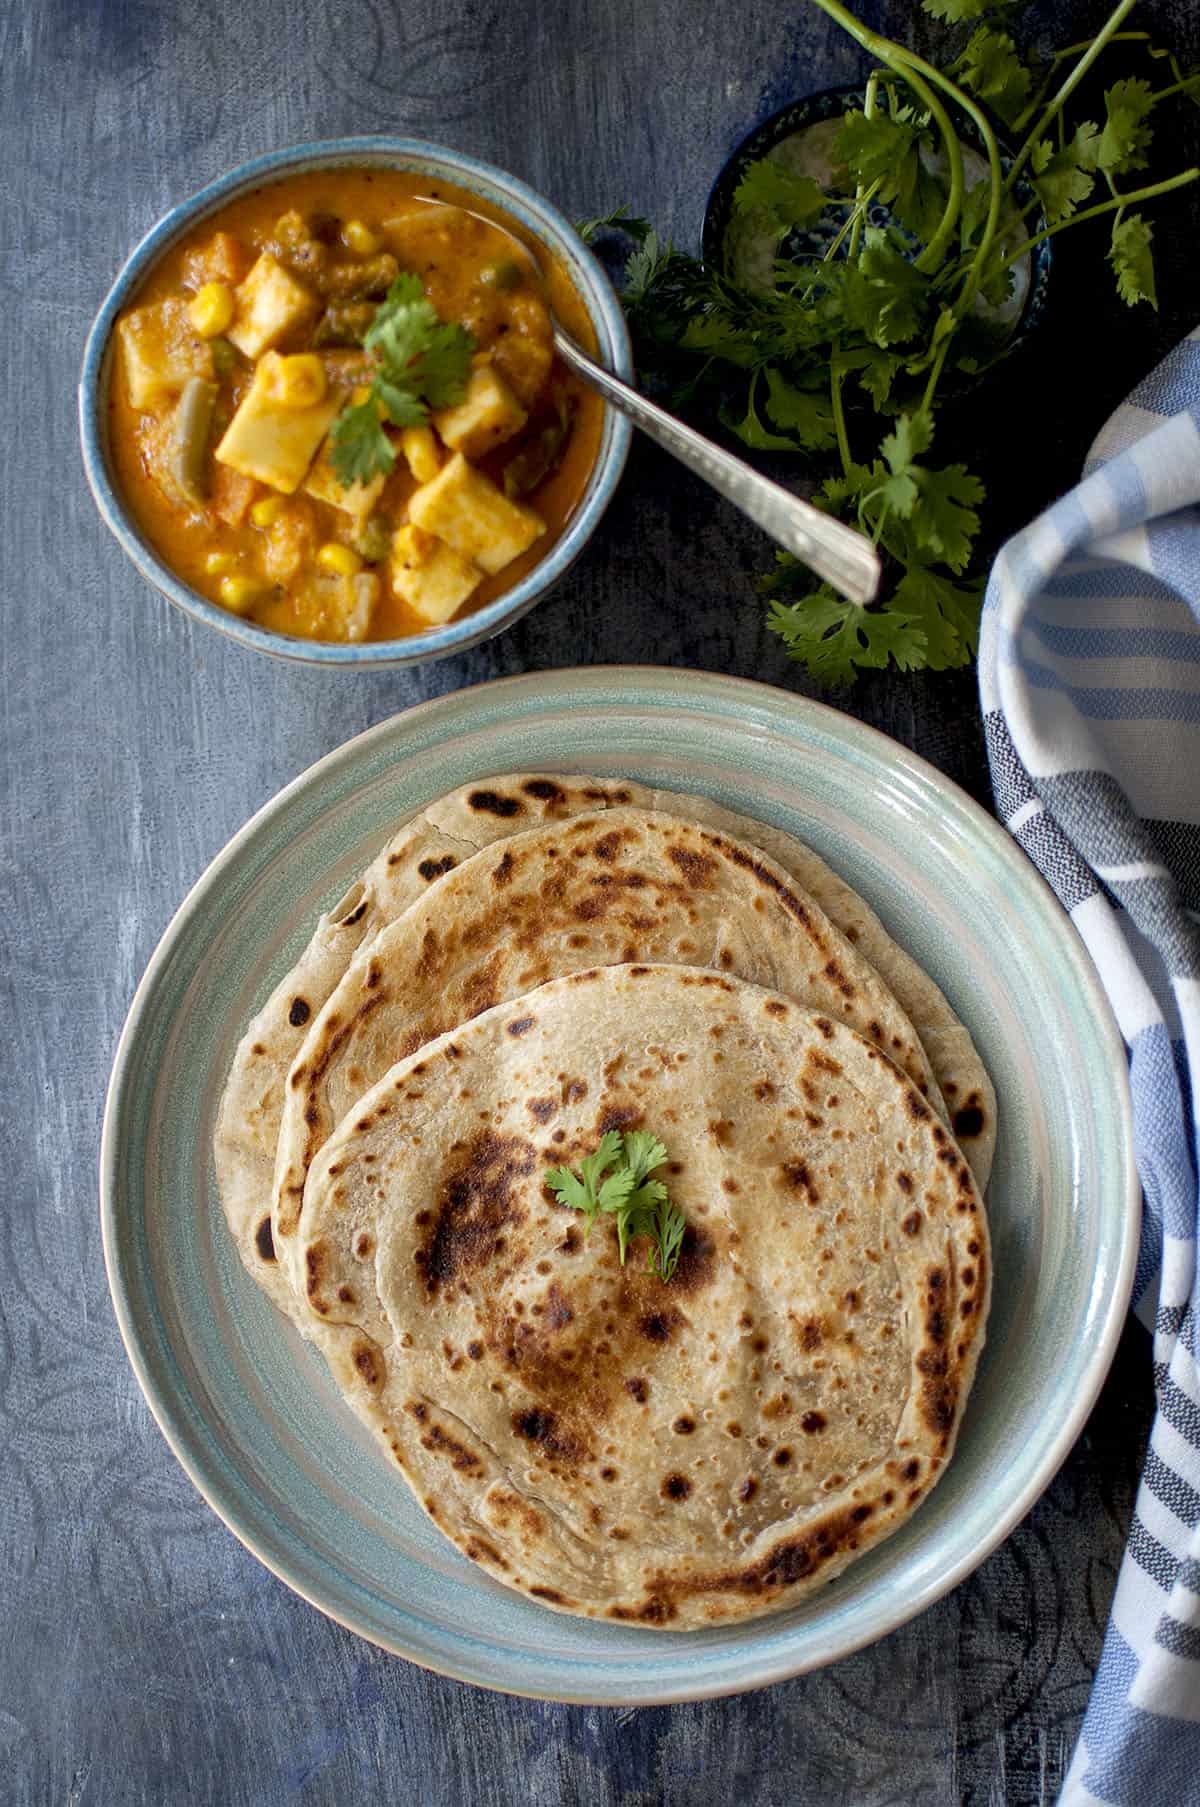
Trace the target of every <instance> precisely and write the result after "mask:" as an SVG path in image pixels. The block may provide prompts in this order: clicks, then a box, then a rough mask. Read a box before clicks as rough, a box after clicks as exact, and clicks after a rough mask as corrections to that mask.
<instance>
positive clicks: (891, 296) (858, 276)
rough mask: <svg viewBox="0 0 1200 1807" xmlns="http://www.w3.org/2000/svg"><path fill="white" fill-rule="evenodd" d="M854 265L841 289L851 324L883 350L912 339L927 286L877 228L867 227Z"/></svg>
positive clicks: (925, 300)
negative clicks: (844, 285) (848, 279)
mask: <svg viewBox="0 0 1200 1807" xmlns="http://www.w3.org/2000/svg"><path fill="white" fill-rule="evenodd" d="M863 236H864V240H865V243H864V245H863V248H862V251H861V252H860V253H859V258H858V266H857V268H856V269H853V270H851V271H850V272H849V275H850V277H851V278H852V280H851V281H849V282H848V283H847V285H846V289H845V306H846V313H847V314H848V316H849V318H850V320H851V322H852V323H853V325H855V326H857V327H858V329H859V330H860V332H862V333H863V334H864V335H865V337H866V338H868V339H870V340H871V341H872V342H873V343H874V344H876V345H879V346H881V347H883V348H884V349H885V350H886V348H887V347H888V346H889V345H900V344H904V343H905V342H906V341H907V340H909V339H915V338H916V337H917V335H918V334H919V333H920V331H921V328H922V326H923V324H924V320H925V314H926V309H927V306H928V295H929V284H928V282H927V281H926V279H925V277H924V276H922V275H921V273H920V271H918V270H916V269H914V268H913V266H912V264H910V263H909V261H908V259H907V258H905V257H902V256H901V254H900V252H899V251H897V250H896V249H895V248H894V247H893V246H892V245H891V244H890V243H889V241H888V236H887V233H886V232H884V231H883V229H882V228H881V227H877V226H868V228H867V230H866V232H865V233H864V235H863Z"/></svg>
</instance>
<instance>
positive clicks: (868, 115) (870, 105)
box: [848, 69, 882, 263]
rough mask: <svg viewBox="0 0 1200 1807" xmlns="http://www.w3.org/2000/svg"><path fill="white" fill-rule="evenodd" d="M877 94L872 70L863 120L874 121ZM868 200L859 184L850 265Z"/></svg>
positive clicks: (876, 74)
mask: <svg viewBox="0 0 1200 1807" xmlns="http://www.w3.org/2000/svg"><path fill="white" fill-rule="evenodd" d="M878 93H879V71H878V70H877V69H872V71H871V73H870V75H869V76H868V77H867V91H866V94H865V96H864V97H863V118H864V119H874V117H875V101H876V97H877V95H878ZM881 179H882V178H881ZM878 187H879V183H878V182H876V183H875V184H874V186H873V187H872V188H871V190H870V194H874V192H875V189H876V188H878ZM869 198H870V196H869V195H867V196H864V194H863V185H862V183H861V182H860V183H859V184H858V186H857V187H856V188H855V190H854V214H853V221H854V223H853V225H852V226H851V228H850V250H849V252H848V256H849V258H850V261H851V263H853V261H854V259H855V257H856V256H857V255H858V241H859V239H860V238H861V236H862V221H863V213H864V211H865V207H866V202H867V200H868V199H869Z"/></svg>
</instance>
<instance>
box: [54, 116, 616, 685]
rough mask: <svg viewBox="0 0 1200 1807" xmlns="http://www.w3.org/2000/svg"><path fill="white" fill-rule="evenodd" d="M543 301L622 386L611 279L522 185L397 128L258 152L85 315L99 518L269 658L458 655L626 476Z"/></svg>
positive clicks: (161, 579)
mask: <svg viewBox="0 0 1200 1807" xmlns="http://www.w3.org/2000/svg"><path fill="white" fill-rule="evenodd" d="M551 312H553V314H554V315H556V316H557V317H558V319H559V320H560V321H561V322H562V323H563V325H564V326H565V327H566V328H567V330H568V331H569V332H571V333H572V334H573V335H574V336H575V337H576V338H578V339H579V341H580V342H581V343H582V344H584V345H586V346H587V347H588V349H589V350H591V351H592V352H593V353H594V354H595V355H598V356H599V357H600V359H601V361H602V362H604V363H606V364H607V365H608V366H609V368H611V369H614V370H616V371H618V372H619V373H620V374H622V375H624V376H626V377H628V376H629V375H630V373H631V357H630V350H629V341H628V335H627V333H626V330H625V325H624V321H623V318H622V315H621V310H620V305H619V303H618V301H617V299H616V296H615V294H614V293H613V290H612V288H611V286H610V284H609V282H608V279H607V277H606V276H605V274H604V272H603V270H602V269H601V267H600V265H599V264H598V263H597V262H596V260H595V259H594V258H593V257H592V255H591V253H590V252H589V251H588V250H587V249H586V247H585V246H584V245H583V243H582V241H581V240H580V239H579V237H578V235H577V234H576V232H575V231H574V230H573V228H572V227H571V226H570V224H569V223H568V221H567V220H565V219H564V218H563V217H562V216H561V215H560V214H559V213H558V212H557V211H556V210H555V209H554V208H552V207H551V206H550V205H549V204H548V203H547V202H546V201H544V200H543V199H542V198H541V197H540V196H538V195H536V194H535V193H533V191H532V190H530V189H528V188H526V187H525V186H524V185H523V184H522V183H520V182H518V181H516V180H515V178H513V177H511V176H508V175H505V174H504V173H503V172H501V171H499V170H496V169H493V168H491V167H489V166H488V165H486V164H482V163H478V162H476V161H475V160H474V159H472V158H469V157H465V156H461V155H459V154H458V153H457V152H453V151H448V150H444V149H441V148H439V147H436V146H433V145H427V144H422V143H418V142H415V141H413V140H407V139H390V138H364V139H348V140H340V141H337V142H334V143H328V144H317V145H309V146H304V147H302V148H299V149H295V150H290V151H281V152H277V153H275V154H273V155H270V156H266V157H262V158H259V159H257V160H256V161H255V162H253V163H250V164H247V165H244V166H243V167H242V168H240V169H238V170H235V171H234V172H233V173H232V174H230V175H229V176H226V177H224V178H223V179H222V180H220V181H218V182H216V183H214V184H212V185H211V186H210V187H209V188H206V189H204V190H203V191H202V192H201V193H200V194H198V195H196V196H194V197H193V198H192V199H191V200H190V201H187V202H185V203H183V205H181V206H179V207H177V208H175V209H174V210H173V211H172V212H171V213H170V214H168V215H167V216H166V218H165V219H164V220H162V221H161V222H160V224H159V225H158V226H156V227H155V228H154V229H153V230H152V231H151V232H150V233H149V234H148V236H147V237H146V238H145V239H144V240H143V241H142V243H141V244H140V245H139V246H138V248H137V250H136V251H134V253H133V254H132V256H131V257H130V259H129V261H128V262H127V264H126V265H125V268H124V269H123V270H122V272H121V274H120V276H119V277H118V279H117V281H116V283H115V285H114V287H113V289H112V291H111V293H110V295H109V296H108V299H107V300H106V302H105V304H104V306H103V308H102V309H101V311H100V314H99V316H98V317H97V320H96V323H95V325H94V327H93V329H92V332H91V335H90V337H89V340H88V345H87V350H86V354H85V358H84V368H83V376H82V380H81V385H80V418H81V430H82V438H83V451H84V463H85V467H86V470H87V475H88V480H89V483H90V484H91V487H92V491H93V494H94V496H95V498H96V501H97V504H98V506H99V508H100V511H101V514H102V515H103V516H104V518H105V520H106V522H107V523H108V525H109V527H110V528H111V529H112V531H113V533H114V534H115V536H116V538H117V539H118V540H119V541H120V543H121V545H122V546H123V548H124V549H125V551H126V552H127V553H128V555H129V557H130V558H131V559H132V560H133V562H134V564H135V565H136V566H137V567H138V569H139V570H140V571H141V572H142V574H143V575H144V576H145V577H147V578H148V579H149V580H150V582H151V583H153V584H154V585H156V587H157V588H158V589H159V590H161V591H162V592H163V594H165V595H166V596H167V597H168V598H169V600H171V601H172V602H174V603H176V604H177V605H178V606H179V607H181V608H182V609H184V610H185V611H186V612H187V613H189V614H191V615H193V616H195V617H197V618H199V619H201V620H203V621H206V622H207V623H209V624H210V625H211V626H214V627H217V628H219V629H221V630H222V631H224V632H225V633H227V634H230V635H232V636H233V637H234V638H236V639H238V640H240V641H242V642H243V643H244V644H246V645H250V646H254V647H257V648H259V649H260V650H263V651H266V652H270V653H273V654H276V655H279V656H282V657H285V658H292V659H300V660H305V661H308V662H312V663H321V664H336V665H347V664H348V665H354V666H372V665H394V664H406V663H416V662H418V661H420V660H425V659H430V658H437V657H440V656H442V655H444V654H446V653H449V652H455V651H459V650H461V649H462V648H464V647H467V646H471V645H474V644H475V643H476V642H478V641H480V640H482V639H485V638H487V637H489V636H490V635H492V634H495V633H497V632H499V631H500V630H501V629H502V628H504V627H506V626H508V625H509V624H510V623H511V622H512V621H514V620H516V619H517V618H518V617H519V616H520V615H522V614H524V613H525V612H526V611H527V610H528V609H529V608H531V607H532V606H533V604H534V603H535V602H537V601H538V600H539V599H540V598H541V597H542V596H543V595H544V594H545V593H546V591H547V590H548V589H549V588H550V587H551V585H552V584H554V583H556V582H557V581H558V579H559V578H561V577H562V575H563V573H564V572H565V571H566V570H567V568H568V567H569V566H570V565H571V564H572V563H573V561H574V559H575V558H576V557H577V556H578V554H579V552H580V551H581V550H582V548H583V546H584V544H585V543H586V541H587V539H588V538H589V536H590V535H591V533H592V531H593V529H594V528H595V526H596V524H597V522H598V520H599V518H600V515H601V514H602V513H603V510H604V508H605V507H606V505H607V503H608V500H609V498H610V496H611V494H612V491H613V489H614V487H615V485H616V482H617V479H618V477H619V475H620V472H621V469H622V466H623V464H624V461H625V455H626V451H627V448H628V442H629V428H628V425H627V424H626V423H625V422H624V421H622V420H621V419H620V417H619V416H617V415H615V414H614V413H613V412H612V411H611V410H609V409H607V408H606V407H605V405H604V403H603V402H602V401H601V400H600V398H599V397H598V396H596V395H594V394H593V393H592V392H591V391H589V390H587V389H586V388H584V386H583V385H582V384H580V383H579V381H578V379H577V378H575V377H574V376H572V375H571V373H570V372H568V371H567V370H566V369H565V368H564V367H563V365H562V364H561V362H560V361H559V360H558V358H557V357H556V356H555V353H554V347H553V339H552V324H551Z"/></svg>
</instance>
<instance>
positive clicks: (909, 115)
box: [834, 107, 947, 243]
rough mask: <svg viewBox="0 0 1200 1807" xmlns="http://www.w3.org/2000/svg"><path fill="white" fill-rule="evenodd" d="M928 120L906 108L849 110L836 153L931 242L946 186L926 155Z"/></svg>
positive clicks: (904, 221) (902, 221)
mask: <svg viewBox="0 0 1200 1807" xmlns="http://www.w3.org/2000/svg"><path fill="white" fill-rule="evenodd" d="M928 131H929V120H928V118H927V117H926V116H925V115H924V114H918V113H915V112H913V110H912V109H911V108H908V107H903V108H901V109H900V110H899V111H897V112H894V113H876V114H875V115H874V117H873V118H871V119H868V118H867V117H866V115H865V114H863V113H857V112H856V113H848V114H847V115H846V118H845V122H844V123H843V125H842V127H841V130H840V131H839V133H838V135H837V138H836V140H835V142H834V156H835V157H837V158H839V159H841V160H842V161H843V162H844V164H845V167H846V169H847V171H848V173H849V175H851V176H852V177H854V178H855V179H856V180H857V181H859V182H861V183H862V184H863V185H864V187H873V188H874V189H875V199H876V200H877V201H879V202H880V203H881V204H882V205H884V206H887V207H890V208H891V210H892V212H893V213H894V215H895V216H896V218H897V220H899V222H900V224H901V225H902V226H903V227H904V228H905V230H906V231H908V232H911V233H912V234H913V236H914V237H915V238H917V239H920V240H921V241H922V242H923V243H927V242H928V241H929V240H930V239H931V238H932V237H933V235H934V233H935V232H936V231H937V228H938V225H939V223H940V221H941V218H942V214H943V212H944V210H945V206H946V193H947V191H946V186H945V183H944V182H943V180H942V178H941V176H939V175H938V174H937V172H936V170H935V169H934V168H933V167H932V165H931V164H930V163H929V162H927V161H926V159H925V157H924V156H923V155H922V146H923V144H924V143H925V141H926V139H927V137H928Z"/></svg>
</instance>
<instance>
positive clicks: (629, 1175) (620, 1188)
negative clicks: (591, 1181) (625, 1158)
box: [596, 1167, 637, 1213]
mask: <svg viewBox="0 0 1200 1807" xmlns="http://www.w3.org/2000/svg"><path fill="white" fill-rule="evenodd" d="M636 1185H637V1176H636V1174H635V1173H634V1172H633V1170H632V1168H629V1167H618V1168H616V1169H615V1171H614V1172H612V1173H610V1174H609V1175H608V1176H607V1177H606V1178H605V1179H603V1180H602V1181H601V1182H600V1187H599V1190H598V1191H597V1193H596V1200H597V1203H598V1204H599V1206H600V1209H601V1210H602V1211H612V1212H617V1213H620V1212H623V1211H624V1210H626V1208H627V1207H628V1204H629V1195H630V1193H631V1192H633V1190H634V1189H635V1187H636Z"/></svg>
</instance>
